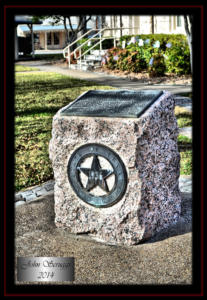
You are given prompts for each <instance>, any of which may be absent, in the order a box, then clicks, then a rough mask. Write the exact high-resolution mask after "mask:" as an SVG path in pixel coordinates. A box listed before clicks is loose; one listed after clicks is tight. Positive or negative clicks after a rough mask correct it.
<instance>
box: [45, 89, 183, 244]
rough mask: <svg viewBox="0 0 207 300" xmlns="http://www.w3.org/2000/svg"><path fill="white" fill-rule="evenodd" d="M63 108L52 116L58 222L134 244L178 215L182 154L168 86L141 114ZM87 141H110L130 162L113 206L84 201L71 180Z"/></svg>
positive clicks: (107, 239) (73, 229) (71, 228)
mask: <svg viewBox="0 0 207 300" xmlns="http://www.w3.org/2000/svg"><path fill="white" fill-rule="evenodd" d="M62 109H63V108H62ZM60 111H61V110H60ZM60 111H59V112H58V113H57V114H56V115H55V116H54V118H53V130H52V139H51V141H50V146H49V150H50V159H51V160H52V164H53V169H54V177H55V188H54V195H55V224H56V226H57V227H67V228H68V230H69V231H70V232H71V233H89V234H91V235H92V236H94V237H95V238H98V239H100V240H102V241H105V242H106V243H110V244H119V243H120V244H126V245H132V244H136V243H138V242H139V241H141V240H143V239H147V238H149V237H151V236H153V235H154V234H155V233H156V232H159V231H160V230H162V229H164V228H167V227H168V226H169V225H171V224H174V223H176V222H177V221H178V219H179V216H180V212H181V197H180V191H179V187H178V179H179V160H180V156H179V152H178V148H177V135H178V127H177V122H176V118H175V116H174V100H173V98H172V96H171V94H170V93H168V92H165V93H164V94H163V95H162V96H161V97H160V98H159V99H158V100H157V101H156V102H155V103H154V104H153V105H152V106H151V107H150V108H149V109H148V110H147V111H146V112H145V113H144V114H143V115H142V116H141V117H140V118H138V119H135V118H130V119H126V118H124V119H123V118H104V117H102V118H101V117H99V118H97V117H94V118H91V117H90V118H89V117H65V116H64V117H63V116H60ZM87 143H98V144H102V145H105V146H108V147H110V148H111V149H112V150H114V151H115V152H116V153H117V154H118V155H119V156H120V157H121V159H122V160H123V162H124V164H125V166H126V169H127V173H128V185H127V190H126V192H125V194H124V196H123V198H122V199H121V200H120V201H119V202H118V203H116V204H114V205H113V206H111V207H107V208H95V207H92V206H90V205H88V204H86V203H84V202H83V201H82V200H81V199H79V198H78V197H77V196H76V194H75V193H74V191H73V189H72V188H71V186H70V184H69V181H68V175H67V165H68V160H69V158H70V156H71V154H72V153H73V152H74V150H75V149H77V148H78V147H80V146H82V145H84V144H87Z"/></svg>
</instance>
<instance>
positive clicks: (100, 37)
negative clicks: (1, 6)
mask: <svg viewBox="0 0 207 300" xmlns="http://www.w3.org/2000/svg"><path fill="white" fill-rule="evenodd" d="M135 28H137V27H133V28H132V27H128V28H120V27H119V28H108V27H105V28H102V29H90V30H89V31H87V32H86V33H85V34H83V35H82V36H81V37H79V38H77V39H76V40H75V41H74V42H72V43H71V44H69V45H67V46H66V47H65V48H64V49H63V56H64V57H65V58H66V55H65V54H66V53H67V58H68V67H69V68H70V65H71V55H74V58H76V59H79V60H80V65H81V62H82V57H83V56H84V55H85V54H86V53H88V52H89V51H90V50H92V49H93V48H94V47H96V46H97V45H98V44H100V50H102V42H103V41H104V40H106V39H113V40H114V47H116V40H117V37H116V36H106V37H102V33H103V32H104V31H108V30H120V31H121V30H122V31H123V30H126V29H135ZM92 31H93V32H94V31H98V32H97V33H95V34H94V35H93V36H92V37H90V38H89V39H87V41H85V42H84V43H82V44H81V45H80V46H78V47H77V48H76V49H74V50H73V51H72V52H71V50H70V48H71V46H73V45H74V44H75V43H77V42H78V41H79V40H81V39H82V38H83V37H84V36H86V35H88V34H89V33H90V32H92ZM97 35H99V37H96V36H97ZM97 39H98V42H97V43H95V44H94V45H92V46H91V47H90V48H89V49H87V50H86V51H85V52H84V53H82V47H83V46H84V45H86V44H88V43H89V41H91V40H97ZM78 50H79V53H78V55H77V51H78Z"/></svg>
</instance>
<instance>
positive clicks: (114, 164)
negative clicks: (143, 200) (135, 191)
mask: <svg viewBox="0 0 207 300" xmlns="http://www.w3.org/2000/svg"><path fill="white" fill-rule="evenodd" d="M68 179H69V182H70V184H71V186H72V188H73V190H74V192H75V193H76V195H77V196H78V197H79V198H80V199H82V200H83V201H85V202H86V203H88V204H90V205H92V206H95V207H100V208H101V207H108V206H111V205H113V204H115V203H116V202H117V201H119V200H120V199H121V198H122V196H123V195H124V193H125V191H126V187H127V172H126V168H125V166H124V164H123V162H122V160H121V158H120V157H119V156H118V154H117V153H115V152H114V151H113V150H111V149H110V148H108V147H106V146H103V145H100V144H86V145H84V146H81V147H80V148H78V149H76V150H75V151H74V152H73V154H72V155H71V157H70V159H69V162H68Z"/></svg>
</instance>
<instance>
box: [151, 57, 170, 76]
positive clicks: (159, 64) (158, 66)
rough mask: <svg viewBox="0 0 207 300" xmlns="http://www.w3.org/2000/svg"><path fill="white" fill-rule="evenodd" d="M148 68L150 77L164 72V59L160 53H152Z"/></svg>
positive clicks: (161, 74)
mask: <svg viewBox="0 0 207 300" xmlns="http://www.w3.org/2000/svg"><path fill="white" fill-rule="evenodd" d="M148 70H149V76H150V77H156V76H163V75H164V74H165V71H166V65H165V59H164V56H163V55H162V54H161V53H156V54H153V55H152V58H151V61H150V64H149V69H148Z"/></svg>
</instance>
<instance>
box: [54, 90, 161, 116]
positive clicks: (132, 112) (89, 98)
mask: <svg viewBox="0 0 207 300" xmlns="http://www.w3.org/2000/svg"><path fill="white" fill-rule="evenodd" d="M162 94H163V91H160V90H141V91H139V90H138V91H134V90H90V91H88V92H86V93H84V94H82V95H81V96H80V97H78V98H77V99H76V100H75V101H73V102H72V103H70V104H69V105H68V106H66V107H65V108H63V109H62V111H61V113H60V114H61V115H62V116H89V117H120V118H138V117H140V116H141V115H142V114H143V113H144V112H145V111H146V110H147V109H148V108H149V107H150V106H151V105H152V104H153V103H154V102H155V101H156V100H157V99H158V98H159V97H160V96H161V95H162Z"/></svg>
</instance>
